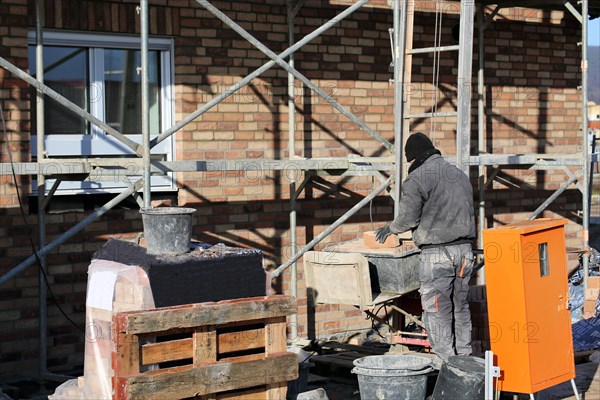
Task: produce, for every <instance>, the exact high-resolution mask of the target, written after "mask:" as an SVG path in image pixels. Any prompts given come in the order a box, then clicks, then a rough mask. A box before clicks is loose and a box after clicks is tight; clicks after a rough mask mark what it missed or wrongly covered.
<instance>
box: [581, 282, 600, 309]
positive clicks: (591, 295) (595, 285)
mask: <svg viewBox="0 0 600 400" xmlns="http://www.w3.org/2000/svg"><path fill="white" fill-rule="evenodd" d="M599 299H600V276H590V277H588V285H587V290H586V291H585V297H584V302H583V318H585V319H588V318H592V317H596V316H598V315H597V314H596V304H597V303H598V301H599Z"/></svg>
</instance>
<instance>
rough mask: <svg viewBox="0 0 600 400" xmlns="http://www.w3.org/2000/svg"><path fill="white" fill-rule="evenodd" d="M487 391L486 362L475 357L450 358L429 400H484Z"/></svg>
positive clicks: (443, 365) (444, 365)
mask: <svg viewBox="0 0 600 400" xmlns="http://www.w3.org/2000/svg"><path fill="white" fill-rule="evenodd" d="M484 391H485V362H484V360H483V358H479V357H473V356H450V357H449V358H448V361H447V362H445V363H444V364H442V368H441V369H440V374H439V375H438V378H437V382H436V383H435V389H433V394H432V395H431V397H429V400H444V399H460V400H479V399H483V397H484V396H483V395H484Z"/></svg>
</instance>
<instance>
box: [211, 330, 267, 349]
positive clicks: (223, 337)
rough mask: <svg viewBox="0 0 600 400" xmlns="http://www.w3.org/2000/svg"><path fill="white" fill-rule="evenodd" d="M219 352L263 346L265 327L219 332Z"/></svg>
mask: <svg viewBox="0 0 600 400" xmlns="http://www.w3.org/2000/svg"><path fill="white" fill-rule="evenodd" d="M218 343H219V346H218V349H219V354H220V353H230V352H233V351H241V350H252V349H259V348H261V347H265V329H264V328H258V329H248V330H245V331H239V332H227V333H221V334H220V335H219V336H218Z"/></svg>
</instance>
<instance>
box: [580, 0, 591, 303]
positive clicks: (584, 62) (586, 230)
mask: <svg viewBox="0 0 600 400" xmlns="http://www.w3.org/2000/svg"><path fill="white" fill-rule="evenodd" d="M588 12H589V11H588V0H583V1H582V2H581V15H582V20H581V134H582V135H583V166H582V171H583V182H582V197H583V199H582V206H583V213H582V214H583V248H584V249H586V250H588V249H589V245H590V237H589V236H590V207H589V193H588V191H589V190H590V188H589V179H590V173H589V168H590V164H589V163H590V151H589V148H590V143H589V137H588V94H587V89H588V58H587V53H588V38H587V35H588ZM589 261H590V259H589V254H588V255H584V256H583V290H584V291H586V290H587V287H588V274H589Z"/></svg>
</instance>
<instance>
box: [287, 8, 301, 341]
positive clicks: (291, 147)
mask: <svg viewBox="0 0 600 400" xmlns="http://www.w3.org/2000/svg"><path fill="white" fill-rule="evenodd" d="M298 4H299V5H300V4H301V3H300V2H299V3H298ZM297 12H298V9H297V8H295V7H294V2H293V1H292V0H288V1H287V23H288V46H289V47H292V46H293V45H294V19H295V18H296V13H297ZM288 64H289V65H290V67H292V68H294V53H291V54H290V56H289V61H288ZM287 77H288V158H289V159H290V160H291V159H293V158H294V157H295V154H296V137H295V136H296V103H295V93H294V83H295V79H294V75H292V74H291V73H289V72H288V76H287ZM296 199H297V196H296V176H295V174H292V175H291V176H290V251H291V253H290V254H294V253H296V247H297V243H298V239H297V236H296V227H297V224H296V218H297V212H296ZM290 275H291V279H290V290H291V292H292V296H294V298H296V299H297V298H298V266H297V263H295V262H294V263H293V264H292V265H291V268H290ZM290 337H291V339H292V340H296V339H298V314H292V315H290Z"/></svg>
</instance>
